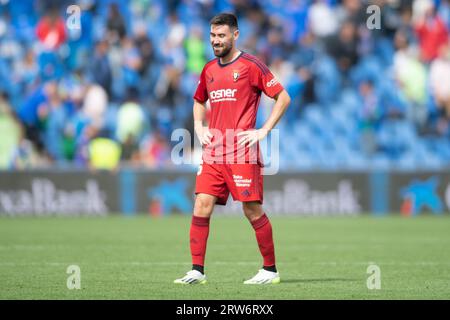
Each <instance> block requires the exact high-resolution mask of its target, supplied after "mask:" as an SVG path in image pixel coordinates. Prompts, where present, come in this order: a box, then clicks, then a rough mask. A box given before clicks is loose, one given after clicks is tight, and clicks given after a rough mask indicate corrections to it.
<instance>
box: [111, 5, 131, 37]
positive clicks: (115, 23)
mask: <svg viewBox="0 0 450 320" xmlns="http://www.w3.org/2000/svg"><path fill="white" fill-rule="evenodd" d="M106 28H107V30H108V39H109V41H110V43H113V44H115V43H118V42H120V41H121V40H122V39H123V37H125V35H126V34H127V29H126V25H125V20H124V18H123V17H122V14H121V13H120V11H119V6H118V5H117V3H111V4H110V5H109V11H108V18H107V21H106Z"/></svg>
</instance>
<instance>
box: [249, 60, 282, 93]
mask: <svg viewBox="0 0 450 320" xmlns="http://www.w3.org/2000/svg"><path fill="white" fill-rule="evenodd" d="M251 83H252V86H254V87H256V88H258V89H259V90H261V91H263V92H264V94H265V95H266V96H268V97H270V98H274V97H275V96H276V95H277V94H279V93H280V92H281V91H283V89H284V88H283V86H282V85H281V83H280V82H278V80H277V78H275V77H274V75H273V74H272V72H270V70H269V68H268V67H267V66H266V65H265V64H263V63H262V62H261V61H259V60H257V61H256V62H255V63H254V64H253V68H252V72H251Z"/></svg>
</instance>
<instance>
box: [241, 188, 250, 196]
mask: <svg viewBox="0 0 450 320" xmlns="http://www.w3.org/2000/svg"><path fill="white" fill-rule="evenodd" d="M241 194H242V195H243V196H244V197H250V195H251V193H250V191H248V190H247V189H245V190H244V191H242V193H241Z"/></svg>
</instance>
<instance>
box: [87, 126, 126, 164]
mask: <svg viewBox="0 0 450 320" xmlns="http://www.w3.org/2000/svg"><path fill="white" fill-rule="evenodd" d="M108 136H109V134H108V133H106V132H101V133H100V134H99V135H98V136H97V137H94V138H93V139H92V140H91V142H90V143H89V167H90V168H91V169H94V170H116V169H117V168H118V167H119V162H120V154H121V149H120V145H119V144H118V143H117V142H116V141H114V140H112V139H110V138H108Z"/></svg>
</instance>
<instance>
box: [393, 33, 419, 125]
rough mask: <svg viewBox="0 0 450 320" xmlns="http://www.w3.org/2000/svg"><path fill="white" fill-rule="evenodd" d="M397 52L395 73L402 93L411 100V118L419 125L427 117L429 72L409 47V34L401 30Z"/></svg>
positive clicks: (398, 35) (397, 35)
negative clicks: (426, 104)
mask: <svg viewBox="0 0 450 320" xmlns="http://www.w3.org/2000/svg"><path fill="white" fill-rule="evenodd" d="M394 41H395V46H396V47H397V52H396V53H395V55H394V65H393V67H394V73H395V77H396V80H397V82H398V84H399V87H400V89H401V90H402V93H403V94H404V95H405V97H406V98H407V99H408V100H409V102H410V104H411V105H410V114H409V118H410V119H411V120H412V121H413V122H414V123H416V124H417V125H418V126H419V127H423V126H424V125H425V121H426V119H427V110H426V107H425V103H426V99H427V96H426V86H427V82H426V81H427V72H426V68H425V66H424V65H423V64H422V63H421V62H420V60H419V58H418V54H416V52H414V50H412V49H411V48H410V47H409V44H408V39H407V36H406V34H405V33H404V32H402V31H399V32H397V33H396V35H395V40H394Z"/></svg>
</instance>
